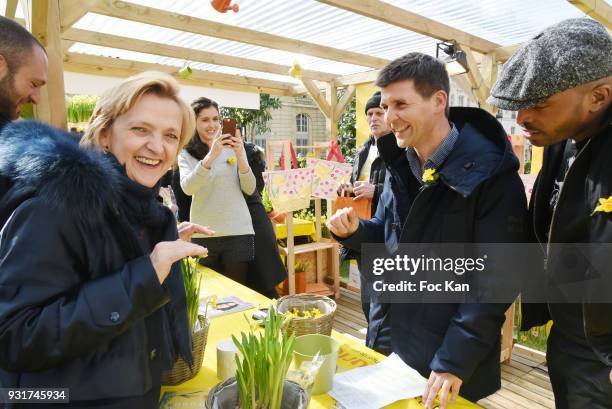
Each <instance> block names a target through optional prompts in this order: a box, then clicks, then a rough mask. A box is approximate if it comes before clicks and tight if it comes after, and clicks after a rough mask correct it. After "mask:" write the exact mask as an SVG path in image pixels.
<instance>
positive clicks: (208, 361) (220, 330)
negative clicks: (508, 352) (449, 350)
mask: <svg viewBox="0 0 612 409" xmlns="http://www.w3.org/2000/svg"><path fill="white" fill-rule="evenodd" d="M202 271H203V273H204V274H203V281H202V289H203V290H204V291H205V292H206V293H208V294H217V295H218V296H219V297H223V296H228V295H234V296H237V297H239V298H240V299H242V300H244V301H248V302H251V303H253V304H254V305H255V306H256V307H267V306H268V305H269V304H270V300H269V299H268V298H266V297H264V296H263V295H261V294H259V293H257V292H255V291H253V290H251V289H249V288H247V287H244V286H242V285H240V284H238V283H236V282H234V281H232V280H230V279H228V278H226V277H224V276H222V275H221V274H219V273H216V272H215V271H213V270H210V269H207V268H202ZM254 311H255V309H251V310H247V311H243V312H238V313H234V314H229V315H224V316H220V317H215V318H212V319H211V325H210V330H209V333H208V342H207V344H206V351H205V354H204V363H203V366H202V369H201V370H200V373H199V374H198V376H196V377H195V378H193V379H191V380H190V381H187V382H185V383H183V384H181V385H178V386H165V387H163V388H162V394H163V393H164V392H166V391H188V390H192V391H195V390H208V389H210V388H212V387H213V386H214V385H216V384H217V383H218V382H219V380H218V379H217V353H216V348H217V343H218V342H219V341H221V340H224V339H228V338H230V337H231V335H232V334H235V335H238V334H240V332H241V331H248V330H249V325H248V323H247V321H246V320H245V318H244V315H243V313H244V314H246V315H247V317H250V316H251V315H252V314H253V312H254ZM332 336H333V337H334V338H335V339H337V340H338V341H339V342H340V344H341V351H342V349H345V350H349V349H350V350H354V351H363V352H366V353H367V355H368V356H374V357H376V358H377V359H379V360H382V359H384V356H383V355H381V354H378V353H376V352H374V351H372V350H370V349H368V348H366V347H365V346H363V345H361V344H359V343H357V342H356V341H354V340H353V339H350V338H348V337H346V336H344V335H342V334H340V333H337V332H335V331H334V332H333V333H332ZM334 402H335V401H334V400H333V399H332V398H331V397H330V396H329V395H315V396H313V397H312V399H311V401H310V406H309V409H323V408H326V409H327V408H333V407H334ZM424 407H425V406H424V405H422V404H420V403H419V402H418V401H417V400H416V399H410V400H403V401H399V402H396V403H394V404H392V405H389V406H387V407H386V408H388V409H422V408H424ZM473 408H480V406H478V405H476V404H473V403H470V402H468V401H466V400H464V399H461V398H460V399H459V401H458V402H457V403H456V404H454V405H449V409H473ZM347 409H350V408H347Z"/></svg>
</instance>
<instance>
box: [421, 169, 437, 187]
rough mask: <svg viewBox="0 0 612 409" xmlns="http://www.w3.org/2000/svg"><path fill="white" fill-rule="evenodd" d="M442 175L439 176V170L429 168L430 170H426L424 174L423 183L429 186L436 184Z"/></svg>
mask: <svg viewBox="0 0 612 409" xmlns="http://www.w3.org/2000/svg"><path fill="white" fill-rule="evenodd" d="M439 176H440V175H438V173H437V170H436V169H435V168H429V169H425V171H424V172H423V178H422V180H423V183H426V184H428V185H430V184H432V183H435V182H436V181H437V180H438V177H439Z"/></svg>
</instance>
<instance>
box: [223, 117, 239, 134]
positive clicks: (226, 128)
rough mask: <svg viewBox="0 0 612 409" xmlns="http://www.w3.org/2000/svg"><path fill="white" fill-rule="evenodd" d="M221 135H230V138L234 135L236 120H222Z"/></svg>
mask: <svg viewBox="0 0 612 409" xmlns="http://www.w3.org/2000/svg"><path fill="white" fill-rule="evenodd" d="M221 134H222V135H226V134H230V135H232V136H234V135H236V119H234V118H223V129H222V131H221Z"/></svg>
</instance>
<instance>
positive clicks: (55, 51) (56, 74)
mask: <svg viewBox="0 0 612 409" xmlns="http://www.w3.org/2000/svg"><path fill="white" fill-rule="evenodd" d="M319 2H321V3H324V4H327V5H329V6H332V7H336V8H340V9H343V10H346V11H349V12H351V13H356V14H358V15H361V16H365V17H368V18H370V19H375V20H379V21H382V22H384V23H386V24H389V25H393V26H397V27H400V28H402V29H405V30H409V31H412V32H416V33H420V34H423V35H426V36H429V37H432V38H435V39H438V40H441V41H448V40H454V41H456V42H457V44H458V45H459V47H460V48H461V49H462V50H463V51H465V53H466V55H467V61H468V65H469V72H468V73H467V74H462V75H459V76H456V77H454V79H455V80H457V83H458V84H459V86H460V87H461V88H462V89H463V91H464V92H466V93H467V94H468V95H472V96H473V97H474V99H475V100H476V101H478V102H479V104H480V105H481V106H482V107H484V108H485V109H488V110H490V111H493V110H494V108H493V107H489V106H487V104H486V102H485V100H486V97H487V95H488V93H489V90H490V88H491V86H492V84H493V83H494V82H495V80H496V76H497V71H498V66H499V64H500V63H503V62H504V61H505V60H507V59H508V58H509V56H511V55H512V53H513V52H514V51H515V50H516V49H517V47H518V46H519V45H515V46H506V47H502V46H501V45H499V44H496V43H495V42H492V41H489V40H487V39H486V38H481V37H478V36H475V35H473V34H470V33H467V32H465V31H462V30H460V29H458V28H455V27H451V26H449V25H446V24H442V23H440V22H437V21H434V20H431V19H429V18H427V17H424V16H422V15H418V14H415V13H412V12H409V11H407V10H405V9H402V8H399V7H396V6H393V5H391V4H389V3H385V2H382V1H380V0H360V1H354V0H319ZM569 2H570V3H572V4H574V5H575V6H576V7H579V8H580V9H581V10H582V11H584V12H585V13H587V14H588V15H590V16H591V17H593V18H595V19H598V20H600V21H601V22H603V23H604V24H606V26H607V27H608V28H611V27H612V23H611V22H612V7H610V5H609V4H608V3H607V2H606V1H605V0H569ZM19 3H21V7H22V9H23V14H24V16H25V21H23V22H22V23H23V24H24V25H25V26H26V27H27V28H28V29H29V30H31V31H32V33H34V35H35V36H36V37H37V38H38V39H39V40H40V41H41V42H42V43H43V44H44V45H45V46H46V48H47V51H48V55H49V82H48V84H49V85H48V86H46V87H44V90H43V98H42V102H41V104H40V105H39V106H38V107H37V109H36V115H37V117H38V118H39V119H42V120H46V121H49V122H51V123H53V124H54V125H56V126H59V127H65V126H66V114H65V96H64V95H65V92H64V79H63V72H64V70H65V71H71V72H77V73H85V74H95V75H107V76H114V77H125V76H129V75H132V74H135V73H137V72H140V71H143V70H159V71H165V72H168V73H171V74H173V75H175V76H177V78H178V79H179V81H181V82H182V83H185V84H189V85H196V86H203V87H209V88H220V89H229V90H241V91H249V92H255V93H269V94H272V95H298V94H303V93H308V94H309V95H310V96H311V97H312V99H313V100H314V101H315V102H316V104H317V106H318V107H319V109H320V110H321V112H322V113H323V114H324V115H325V118H326V128H327V132H328V134H329V137H330V139H331V140H336V139H337V130H336V129H337V128H336V126H335V124H336V123H337V121H338V119H339V118H340V116H341V114H342V112H343V111H344V110H345V108H346V107H347V105H348V104H349V102H350V101H351V99H352V97H353V96H354V95H355V85H356V84H360V83H367V82H372V81H373V80H374V79H375V78H376V75H377V73H378V70H379V69H380V68H382V67H383V66H384V65H385V64H387V63H388V60H386V59H383V58H379V57H376V56H372V55H368V54H365V53H358V52H354V51H347V50H343V49H339V48H334V47H329V46H325V45H320V44H315V43H310V42H306V41H300V40H296V39H292V38H286V37H281V36H278V35H274V34H269V33H266V32H261V31H255V30H250V29H247V28H242V27H237V26H233V25H228V24H223V23H219V22H216V21H212V20H205V19H201V18H196V17H192V16H189V15H184V14H179V13H173V12H168V11H165V10H161V9H156V8H151V7H145V6H141V5H138V4H134V3H130V2H127V1H119V0H21V1H20V0H6V6H5V7H6V9H5V10H3V11H4V13H3V14H4V15H5V16H8V17H12V18H14V17H15V14H16V10H17V7H18V6H19ZM202 3H203V5H202V6H203V7H208V4H207V3H208V1H203V2H202ZM88 12H92V13H96V14H99V15H103V16H109V17H115V18H118V19H123V20H128V21H132V22H138V23H145V24H148V25H153V26H158V27H163V28H169V29H174V30H179V31H183V32H189V33H195V34H201V35H205V36H208V37H214V38H219V39H225V40H232V41H236V42H241V43H247V44H251V45H257V46H260V47H266V48H271V49H275V50H282V51H289V52H293V53H299V54H302V55H308V56H315V57H319V58H323V59H326V60H331V61H339V62H343V63H351V64H355V65H359V66H363V67H369V68H371V70H368V71H365V72H360V73H357V74H352V75H344V76H339V75H335V74H333V73H329V72H323V71H315V70H307V69H304V70H303V71H302V74H301V75H302V77H301V85H300V84H297V85H296V84H295V82H290V81H287V82H283V81H275V80H268V79H262V78H256V77H249V76H238V75H230V74H225V73H219V72H213V71H203V70H194V72H193V75H192V76H191V77H190V78H189V79H188V80H184V79H182V78H180V77H179V76H178V74H177V71H178V70H177V67H176V66H170V65H160V64H151V63H145V62H141V61H134V60H126V59H118V58H109V57H102V56H92V55H85V54H79V53H73V52H70V51H69V49H70V47H71V46H72V45H73V44H75V43H77V42H78V43H85V44H93V45H98V46H105V47H111V48H116V49H122V50H129V51H137V52H141V53H147V54H151V55H156V56H163V57H171V58H178V59H185V60H190V61H195V62H202V63H208V64H215V65H219V66H227V67H235V68H241V69H248V70H252V71H259V72H265V73H273V74H279V75H285V76H288V71H289V69H290V68H291V67H289V66H287V65H282V64H276V63H272V62H263V61H259V60H253V59H248V58H243V57H235V56H231V55H225V54H219V53H215V52H210V51H202V50H196V49H191V48H184V47H179V46H175V45H167V44H162V43H157V42H154V41H143V40H139V39H134V38H129V37H124V36H121V35H111V34H105V33H100V32H95V31H89V30H83V29H77V28H73V25H74V24H75V23H76V22H77V21H78V20H79V19H81V18H82V17H83V16H85V14H87V13H88ZM271 18H272V17H271ZM287 78H289V77H287ZM338 88H345V89H346V92H345V93H344V96H343V98H342V99H341V100H340V101H337V99H336V90H337V89H338Z"/></svg>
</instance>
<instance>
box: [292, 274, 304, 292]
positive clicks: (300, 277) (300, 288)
mask: <svg viewBox="0 0 612 409" xmlns="http://www.w3.org/2000/svg"><path fill="white" fill-rule="evenodd" d="M295 292H296V294H300V293H305V292H306V272H305V271H296V272H295Z"/></svg>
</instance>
